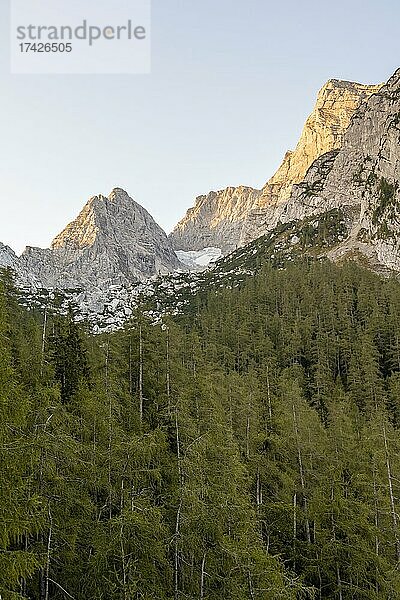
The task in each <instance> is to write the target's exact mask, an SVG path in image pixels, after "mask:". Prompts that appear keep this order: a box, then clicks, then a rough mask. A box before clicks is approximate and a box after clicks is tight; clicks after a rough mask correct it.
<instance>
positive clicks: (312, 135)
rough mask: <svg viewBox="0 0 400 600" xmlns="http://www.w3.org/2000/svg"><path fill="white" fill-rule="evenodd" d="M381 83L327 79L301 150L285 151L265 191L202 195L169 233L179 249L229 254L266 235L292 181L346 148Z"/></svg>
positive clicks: (245, 189) (232, 190)
mask: <svg viewBox="0 0 400 600" xmlns="http://www.w3.org/2000/svg"><path fill="white" fill-rule="evenodd" d="M380 87H381V86H379V85H372V86H371V85H361V84H359V83H352V82H347V81H338V80H336V79H333V80H330V81H328V83H327V84H326V85H324V87H323V88H322V89H321V91H320V92H319V94H318V97H317V102H316V105H315V107H314V110H313V112H312V114H311V115H310V117H309V118H308V119H307V121H306V124H305V126H304V129H303V132H302V135H301V137H300V140H299V143H298V145H297V147H296V149H295V150H294V151H293V152H291V151H289V152H287V153H286V155H285V157H284V160H283V162H282V164H281V166H280V167H279V169H278V171H277V172H276V173H275V175H274V176H273V177H272V178H271V179H270V180H269V181H268V182H267V183H266V184H265V186H264V187H263V188H262V189H261V190H256V189H253V188H249V187H238V188H235V187H231V188H227V189H225V190H222V191H219V192H210V193H209V194H208V195H206V196H200V197H199V198H197V200H196V204H195V206H194V207H193V208H191V209H189V210H188V212H187V213H186V216H185V217H184V218H183V219H182V220H181V221H180V222H179V223H178V225H177V226H176V227H175V229H174V230H173V232H172V233H171V234H170V240H171V241H172V244H173V246H174V248H175V250H185V251H190V250H197V251H198V250H201V249H203V248H205V247H209V246H214V247H218V248H221V249H222V251H223V253H224V254H228V253H229V252H231V251H232V250H234V249H235V248H237V247H239V246H242V245H244V244H246V243H248V242H249V241H251V240H253V239H256V238H257V237H259V236H260V235H262V234H263V233H265V222H266V218H265V214H264V213H265V212H266V214H269V208H270V207H271V206H277V205H279V204H281V203H284V202H286V201H287V200H288V198H289V197H290V194H291V191H292V188H293V185H294V184H296V183H299V182H301V181H302V179H303V178H304V176H305V174H306V172H307V170H308V169H309V167H310V166H311V164H312V163H313V162H314V160H316V159H317V158H318V157H319V156H321V155H322V154H324V153H326V152H329V151H331V150H335V149H339V148H340V147H341V145H342V141H343V135H344V133H345V132H346V130H347V128H348V126H349V124H350V120H351V118H352V116H353V114H354V112H355V110H356V109H357V108H358V107H359V106H360V104H361V103H362V102H363V101H364V100H366V99H367V98H368V97H370V96H371V95H372V94H374V93H376V92H377V91H379V89H380Z"/></svg>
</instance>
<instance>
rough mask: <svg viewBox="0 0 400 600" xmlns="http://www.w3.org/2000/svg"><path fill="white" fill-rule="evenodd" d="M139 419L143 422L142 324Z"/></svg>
mask: <svg viewBox="0 0 400 600" xmlns="http://www.w3.org/2000/svg"><path fill="white" fill-rule="evenodd" d="M139 419H140V426H142V422H143V336H142V324H140V325H139Z"/></svg>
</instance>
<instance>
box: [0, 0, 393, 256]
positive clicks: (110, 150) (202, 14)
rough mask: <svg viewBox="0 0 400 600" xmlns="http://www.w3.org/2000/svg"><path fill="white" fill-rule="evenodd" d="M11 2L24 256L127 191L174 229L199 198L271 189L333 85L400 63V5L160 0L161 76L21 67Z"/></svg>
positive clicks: (16, 214) (5, 170)
mask: <svg viewBox="0 0 400 600" xmlns="http://www.w3.org/2000/svg"><path fill="white" fill-rule="evenodd" d="M93 1H94V0H93ZM105 1H107V0H102V2H105ZM109 1H110V2H112V0H109ZM7 4H8V1H7V0H1V7H0V23H1V26H0V27H1V29H0V31H1V34H2V35H1V40H2V42H1V44H2V50H3V51H2V53H1V63H0V80H1V81H0V83H1V95H0V122H1V156H0V177H1V200H0V203H1V216H0V241H2V242H4V243H7V244H9V245H11V246H12V247H13V248H14V249H15V250H17V251H21V250H22V249H23V247H24V246H25V245H38V246H44V247H45V246H48V245H49V243H50V241H51V239H52V238H53V237H54V235H55V234H57V233H58V232H59V231H60V230H61V229H62V228H63V227H64V226H65V225H66V223H67V222H69V221H70V220H71V219H72V218H74V217H75V216H76V214H77V213H78V212H79V210H80V209H81V207H82V206H83V204H84V203H85V202H86V200H87V199H88V198H89V196H92V195H95V194H99V193H103V194H108V193H109V192H110V191H111V189H112V188H113V187H116V186H118V187H123V188H125V189H126V190H127V191H128V192H129V193H130V195H131V196H133V197H134V198H135V199H136V200H137V201H138V202H139V203H140V204H142V205H143V206H145V207H146V208H147V209H148V210H149V211H150V212H151V213H152V215H153V216H154V218H155V219H156V220H157V221H158V222H159V223H160V225H161V226H163V227H164V228H165V229H166V230H170V229H171V228H172V227H173V225H174V224H175V223H176V222H177V221H178V219H179V218H180V217H181V216H183V214H184V213H185V211H186V209H187V208H189V207H190V206H192V205H193V202H194V199H195V197H196V196H197V195H199V194H203V193H207V192H208V191H209V190H212V189H221V188H223V187H225V186H228V185H238V184H247V185H252V186H261V185H262V184H263V183H264V182H265V181H266V180H267V179H268V177H269V176H270V175H272V173H273V172H274V170H275V169H276V167H277V166H278V165H279V162H280V160H281V158H282V156H283V154H284V152H285V151H286V149H288V148H292V147H293V146H294V145H295V144H296V141H297V139H298V136H299V133H300V131H301V128H302V125H303V122H304V120H305V118H306V116H307V114H308V113H309V112H310V110H311V109H312V105H313V103H314V99H315V95H316V92H317V90H318V89H319V88H320V87H321V86H322V85H323V83H324V82H325V81H326V80H327V79H329V78H342V79H350V80H356V81H360V82H362V83H376V82H380V81H383V80H386V79H387V78H388V77H389V76H390V75H391V73H392V72H393V71H394V70H395V69H396V68H397V67H398V66H400V52H399V50H400V41H399V39H400V38H399V23H400V3H399V2H398V0H380V1H378V0H375V1H372V0H335V2H331V1H330V2H328V1H321V0H319V1H317V0H286V1H285V0H281V1H279V2H275V1H274V2H273V1H270V0H201V1H196V2H195V1H189V0H153V21H152V45H153V67H152V73H151V75H130V76H129V75H124V76H120V75H104V76H102V75H93V76H86V75H79V76H73V75H64V76H62V75H57V76H54V75H53V76H42V75H40V76H38V75H10V74H9V65H8V7H7Z"/></svg>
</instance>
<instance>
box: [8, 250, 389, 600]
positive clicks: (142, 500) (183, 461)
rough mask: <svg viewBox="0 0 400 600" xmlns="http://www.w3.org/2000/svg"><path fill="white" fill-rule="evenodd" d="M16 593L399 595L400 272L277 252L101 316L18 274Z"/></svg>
mask: <svg viewBox="0 0 400 600" xmlns="http://www.w3.org/2000/svg"><path fill="white" fill-rule="evenodd" d="M0 406H1V421H0V474H1V486H0V522H1V536H0V597H1V599H2V600H14V599H15V600H16V599H23V598H30V599H32V600H64V599H68V598H69V599H73V600H184V599H190V600H277V599H285V600H286V599H287V600H291V599H293V600H294V599H296V600H297V599H312V598H315V599H317V600H318V599H332V600H350V599H355V600H363V599H371V600H388V599H397V598H399V597H400V572H399V565H400V522H399V519H400V516H399V505H400V284H399V282H398V281H397V280H396V279H394V278H393V279H382V278H380V277H378V276H377V275H374V274H372V273H370V272H369V271H367V270H364V269H362V268H361V267H359V266H357V265H355V264H352V263H348V264H344V265H343V266H341V267H339V266H334V265H332V264H330V263H328V262H317V261H315V262H314V261H308V262H307V261H300V262H298V263H296V264H291V265H288V266H287V267H286V268H285V269H273V268H272V267H271V266H268V265H266V266H264V267H263V268H262V269H261V271H260V272H259V273H258V274H257V275H256V276H254V277H252V278H249V279H247V281H246V282H245V283H244V284H243V285H242V286H241V287H240V288H237V289H231V290H229V289H221V290H220V291H218V292H210V293H209V294H208V296H206V297H205V298H203V297H202V298H201V300H200V299H198V301H194V302H193V303H192V304H191V306H190V308H189V309H188V311H187V312H186V313H185V314H184V315H182V316H179V317H175V318H173V319H172V318H170V319H167V318H165V319H164V320H163V324H162V325H154V324H152V323H151V322H150V320H149V319H148V318H147V316H146V307H145V306H143V307H141V308H140V309H138V310H137V313H136V314H135V315H134V317H133V318H132V319H131V321H129V322H128V323H127V324H126V326H125V328H124V329H123V330H121V331H118V332H115V333H113V334H103V335H98V336H93V335H91V334H90V333H89V332H88V331H86V330H85V326H84V325H77V324H76V323H74V321H73V319H72V316H71V315H69V316H67V317H62V316H57V315H56V314H53V313H51V311H49V312H48V313H47V312H46V314H45V315H44V313H43V311H37V312H35V311H26V310H25V309H23V308H21V307H20V306H19V304H18V293H17V291H16V290H15V288H14V285H13V281H12V277H11V275H10V273H9V272H7V271H5V272H3V273H2V277H1V293H0Z"/></svg>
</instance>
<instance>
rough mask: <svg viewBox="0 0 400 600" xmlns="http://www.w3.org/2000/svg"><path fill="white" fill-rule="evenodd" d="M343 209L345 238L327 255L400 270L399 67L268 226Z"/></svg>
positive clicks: (271, 213)
mask: <svg viewBox="0 0 400 600" xmlns="http://www.w3.org/2000/svg"><path fill="white" fill-rule="evenodd" d="M336 208H340V209H341V210H347V211H351V213H352V215H353V219H352V223H351V227H350V230H349V235H348V237H347V239H346V240H345V241H344V242H343V243H341V244H339V245H338V247H336V248H334V249H333V250H332V251H331V252H330V254H329V256H330V257H331V258H332V259H334V260H338V259H340V258H341V257H343V256H346V255H347V256H348V255H352V254H354V253H358V254H362V255H364V256H365V257H366V258H368V260H370V261H373V262H375V263H376V264H378V265H381V267H382V268H383V269H386V268H388V269H393V270H395V271H397V272H399V271H400V253H399V232H400V69H399V70H398V71H396V72H395V74H394V75H393V76H392V77H391V78H390V79H389V81H388V83H387V84H385V85H384V86H383V87H382V88H381V89H380V90H379V91H378V92H377V93H376V94H374V95H373V96H371V97H370V98H369V99H368V100H367V101H366V102H365V103H363V104H362V105H361V106H360V108H359V109H358V110H357V111H356V113H355V115H354V117H353V119H352V121H351V124H350V127H349V128H348V130H347V132H346V134H345V136H344V139H343V144H342V147H341V149H340V150H339V151H337V152H329V153H327V154H325V155H323V156H321V157H320V158H319V159H318V160H317V161H315V162H314V163H313V165H312V166H311V167H310V169H309V170H308V172H307V175H306V177H305V179H304V181H303V182H301V183H300V184H298V185H296V186H294V188H293V191H292V194H291V196H290V198H289V200H288V201H287V202H286V203H285V204H281V205H280V206H278V207H272V206H271V207H270V208H269V209H268V211H267V212H266V213H265V215H264V217H265V226H267V227H268V228H271V227H273V226H274V225H277V224H278V223H285V222H291V221H293V220H299V219H304V218H305V217H310V216H313V215H319V214H322V213H325V212H326V211H328V210H331V209H336Z"/></svg>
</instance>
